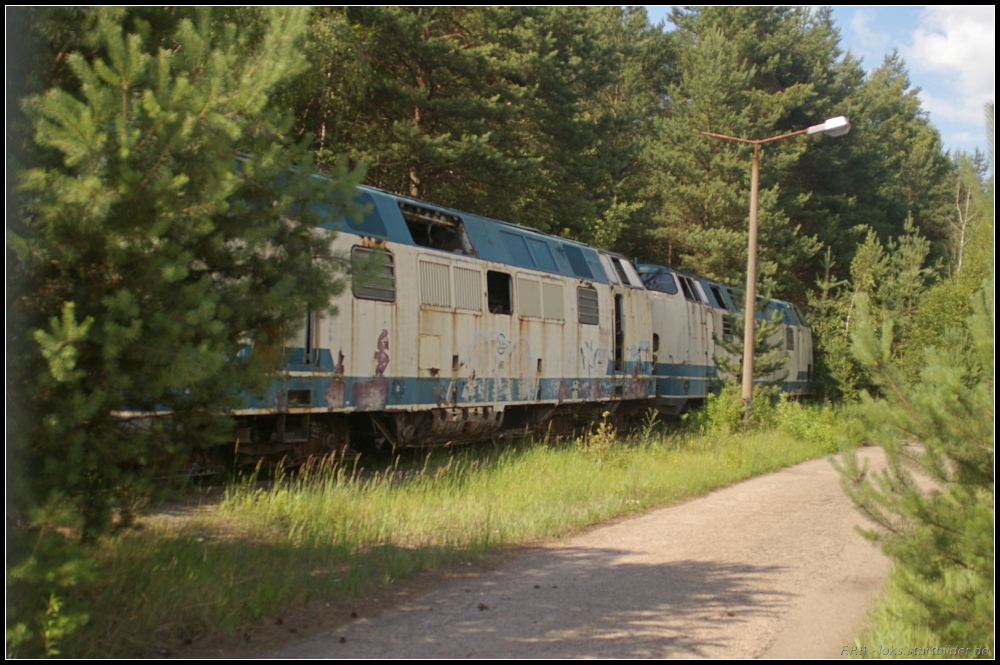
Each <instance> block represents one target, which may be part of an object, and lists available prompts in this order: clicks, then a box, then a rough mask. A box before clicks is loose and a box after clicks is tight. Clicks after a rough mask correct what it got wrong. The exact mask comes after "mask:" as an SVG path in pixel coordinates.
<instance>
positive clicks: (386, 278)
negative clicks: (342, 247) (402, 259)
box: [351, 246, 396, 302]
mask: <svg viewBox="0 0 1000 665" xmlns="http://www.w3.org/2000/svg"><path fill="white" fill-rule="evenodd" d="M351 290H352V291H353V292H354V297H355V298H362V299H364V300H382V301H384V302H393V301H394V300H395V299H396V268H395V265H394V263H393V258H392V254H390V253H389V252H386V251H380V250H372V249H369V248H367V247H357V246H356V247H352V248H351Z"/></svg>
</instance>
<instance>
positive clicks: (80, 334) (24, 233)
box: [7, 7, 994, 653]
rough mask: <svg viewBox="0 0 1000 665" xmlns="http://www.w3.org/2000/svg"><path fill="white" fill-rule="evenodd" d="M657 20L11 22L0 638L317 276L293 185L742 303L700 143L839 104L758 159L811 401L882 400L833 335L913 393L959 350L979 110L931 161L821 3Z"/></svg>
mask: <svg viewBox="0 0 1000 665" xmlns="http://www.w3.org/2000/svg"><path fill="white" fill-rule="evenodd" d="M670 20H671V22H672V23H673V24H674V26H676V27H675V29H673V30H670V31H667V30H666V29H665V28H664V26H658V25H653V24H651V23H650V22H649V19H648V17H647V15H646V13H645V11H644V10H643V9H641V8H634V7H627V8H623V7H601V8H592V7H478V8H475V7H409V8H397V7H346V8H345V7H322V8H312V9H303V8H297V9H274V8H263V7H241V8H212V9H208V8H182V7H174V8H158V7H151V8H146V7H137V8H88V7H55V8H50V7H45V8H41V7H38V8H15V9H10V10H8V13H7V43H8V56H9V57H8V71H7V74H8V76H7V80H8V100H9V101H8V128H7V132H8V133H7V137H8V141H7V145H8V152H7V191H8V197H7V247H8V262H7V266H8V267H7V278H8V281H7V284H8V288H7V307H8V309H7V312H8V317H7V322H8V323H7V351H8V355H7V358H8V364H7V370H8V371H7V395H8V411H7V413H8V422H7V427H8V437H7V454H8V478H7V480H8V482H7V487H8V501H7V508H8V529H9V533H10V534H12V536H11V540H10V543H11V546H10V547H9V549H8V570H9V571H10V579H12V580H15V581H14V582H10V583H9V589H15V591H16V590H17V589H22V590H26V591H25V594H26V595H25V596H24V597H25V598H27V600H25V601H24V603H22V604H19V602H20V601H18V600H17V598H16V596H17V594H16V593H15V594H14V595H13V596H11V595H10V594H9V596H8V610H9V612H8V631H10V630H15V631H17V630H20V631H22V632H20V633H17V632H15V633H13V634H12V633H11V632H8V646H9V645H10V644H12V643H21V644H25V645H27V644H31V645H33V646H32V647H31V649H28V648H27V647H25V648H26V649H28V650H29V651H31V650H32V649H33V651H31V652H32V653H46V652H48V653H51V651H50V646H51V645H54V644H56V643H58V638H59V635H60V634H62V633H65V632H70V631H72V630H73V629H74V628H75V626H77V625H78V624H79V621H77V622H76V623H74V621H75V620H74V619H73V618H72V615H69V614H67V613H66V612H65V611H61V610H60V605H59V601H58V599H59V597H60V594H61V593H62V592H61V591H60V589H63V588H65V587H66V586H69V585H72V584H73V583H74V580H77V579H81V578H82V576H84V575H85V568H86V566H85V561H86V557H85V556H83V555H80V556H78V555H77V554H76V552H78V551H79V550H78V549H76V548H80V547H82V548H86V547H87V546H88V545H87V543H88V542H92V541H93V539H94V538H97V537H98V536H100V535H101V534H105V533H107V532H108V531H109V530H113V529H116V528H124V527H127V526H129V524H130V520H131V517H132V516H133V515H134V513H135V510H136V508H137V507H139V506H141V505H142V502H143V501H145V500H147V499H148V497H149V496H150V493H151V492H152V490H153V489H154V487H153V486H154V485H155V484H156V483H155V481H152V480H151V475H150V473H148V471H149V470H155V469H158V468H163V467H162V466H161V465H164V464H166V463H167V461H168V460H170V459H172V458H173V457H176V451H178V450H187V449H190V448H191V447H193V446H198V445H210V444H212V443H214V442H218V441H224V440H225V439H226V433H227V432H228V431H229V430H230V429H231V427H232V423H231V422H230V421H229V419H227V418H225V417H224V416H223V411H224V409H225V407H226V406H227V405H229V404H230V403H231V401H232V400H233V398H234V396H235V395H237V394H238V392H239V391H240V390H251V389H254V388H255V387H256V386H259V385H260V383H261V381H262V380H263V377H264V376H265V375H266V371H267V359H266V358H261V357H259V356H255V355H253V354H251V355H250V356H246V355H245V354H242V355H241V353H240V350H241V349H244V348H245V347H246V346H247V342H248V341H259V342H262V343H264V346H266V345H267V344H268V343H271V342H274V341H275V339H276V335H280V334H282V333H285V332H288V331H289V330H291V329H292V328H294V327H295V326H297V325H299V324H300V323H301V321H302V318H303V316H304V313H305V311H306V310H307V309H311V310H313V311H321V310H324V309H325V308H327V307H328V306H329V303H330V302H331V298H332V296H333V295H334V294H336V293H338V292H339V289H342V288H343V279H342V276H343V275H342V272H340V270H341V268H342V267H343V264H342V261H341V260H340V259H339V258H338V257H337V256H334V255H332V254H331V252H330V249H329V246H328V243H325V242H323V241H322V239H321V238H320V237H319V236H318V235H316V234H313V233H310V229H309V225H308V223H309V221H310V220H309V213H308V206H305V205H304V203H305V202H307V201H309V200H310V199H313V198H315V197H316V196H320V195H322V196H324V197H325V198H327V199H328V200H330V201H332V202H337V205H339V207H340V208H341V209H342V210H343V211H345V212H347V213H351V212H352V211H354V212H357V211H355V210H353V208H352V205H353V204H352V203H351V200H352V196H353V194H352V192H353V188H354V187H355V186H356V185H357V184H358V183H360V182H365V183H367V184H369V185H373V186H376V187H381V188H384V189H387V190H390V191H393V192H397V193H402V194H406V195H410V196H414V197H418V198H421V199H425V200H427V201H431V202H434V203H437V204H442V205H447V206H452V207H454V208H457V209H460V210H464V211H469V212H473V213H476V214H479V215H484V216H488V217H493V218H497V219H502V220H505V221H509V222H514V223H517V224H522V225H526V226H530V227H534V228H537V229H540V230H542V231H545V232H548V233H552V234H556V235H560V236H565V237H569V238H574V239H577V240H580V241H583V242H586V243H589V244H592V245H595V246H599V247H602V248H607V249H610V250H615V251H619V252H622V253H624V254H625V255H627V256H628V257H630V258H637V259H639V260H642V261H646V262H656V263H665V264H668V265H671V266H673V267H675V268H678V269H682V270H691V271H694V272H698V273H700V274H703V275H706V276H708V277H711V278H714V279H718V280H721V281H724V282H727V283H730V284H733V285H734V286H737V287H738V286H739V285H741V283H742V281H743V279H744V278H743V275H744V271H745V267H746V249H745V248H746V230H747V223H748V220H747V217H748V207H749V190H750V161H751V152H750V151H751V149H750V148H749V147H748V146H742V145H739V144H736V143H732V142H728V141H719V140H715V139H710V138H707V137H705V136H703V135H702V134H700V132H703V131H710V132H716V133H722V134H727V135H733V136H740V137H744V138H750V139H761V138H766V137H769V136H774V135H777V134H782V133H785V132H789V131H794V130H797V129H801V128H804V127H806V126H809V125H813V124H816V123H820V122H822V121H823V120H825V119H826V118H829V117H833V116H838V115H844V116H847V117H848V118H849V120H850V122H851V124H852V126H853V128H852V130H851V132H850V133H849V134H848V135H847V136H844V137H841V138H837V139H830V138H824V137H815V138H805V137H801V138H794V139H787V140H784V141H780V142H777V143H774V144H771V145H767V146H765V147H764V148H763V150H762V163H761V185H760V250H759V267H758V271H759V275H760V277H759V279H760V282H761V288H762V290H763V291H764V292H767V293H769V294H770V295H772V296H774V297H781V298H784V299H788V300H792V301H795V302H797V303H799V304H801V305H803V306H805V307H807V308H808V310H809V312H810V315H811V326H812V332H813V337H814V347H815V354H816V355H815V363H816V366H815V378H816V385H817V391H818V393H819V396H820V397H823V398H827V397H828V398H832V399H838V398H846V399H848V400H855V399H858V396H859V395H860V394H861V392H862V391H865V390H867V391H869V392H870V393H871V394H873V395H878V394H879V393H880V391H883V390H884V385H885V384H884V382H881V383H880V380H879V378H878V372H877V371H876V369H877V367H876V368H875V369H873V367H875V366H877V365H878V362H875V363H874V365H873V364H872V362H868V361H864V362H863V361H861V360H859V359H858V355H857V354H856V353H852V352H851V348H850V347H851V344H852V335H854V334H855V333H856V332H857V331H858V328H857V326H858V322H859V321H861V322H862V323H863V325H864V326H876V327H878V326H882V325H883V324H891V325H893V326H895V328H894V330H895V335H894V336H893V335H891V334H890V335H889V336H888V337H884V338H885V339H888V340H889V341H888V342H886V344H887V346H886V347H885V352H886V354H888V356H887V357H889V356H891V358H892V361H893V363H894V366H898V367H899V370H900V372H901V375H900V376H903V377H904V378H905V379H907V380H913V379H915V378H916V377H917V375H918V374H919V372H920V370H921V368H922V367H923V360H924V355H923V352H924V349H925V348H926V347H934V346H938V347H943V346H949V347H950V348H951V350H952V351H953V352H955V353H958V354H959V356H961V354H962V353H963V352H967V353H965V356H962V357H966V358H967V359H968V358H971V357H972V356H973V355H974V354H973V353H972V351H973V350H974V348H978V347H976V344H979V343H980V342H981V341H982V340H979V341H976V340H972V339H971V338H968V337H963V338H961V339H962V340H964V341H961V343H956V342H955V340H956V339H958V338H956V337H954V336H949V335H950V333H949V332H948V331H949V330H953V329H954V328H955V326H958V325H960V324H961V323H962V322H964V321H965V320H966V318H968V317H969V315H970V314H971V313H972V305H971V302H972V298H971V297H972V295H973V293H974V292H976V291H977V290H979V289H981V288H982V287H983V283H984V280H985V279H987V278H991V277H992V275H993V270H994V259H993V247H992V238H993V203H992V202H993V154H992V126H993V125H992V117H993V110H992V105H991V106H990V108H989V109H988V121H987V123H988V129H989V132H990V145H991V153H990V154H989V155H988V156H987V155H982V154H978V153H977V154H975V155H956V154H948V153H947V152H945V151H944V150H943V147H942V144H941V139H940V137H939V135H938V133H937V131H936V130H935V129H934V127H933V126H932V125H931V124H930V123H929V120H928V117H927V114H926V112H924V111H923V110H922V109H921V106H920V100H919V98H918V96H917V92H918V91H917V90H916V89H914V88H912V87H911V85H910V81H909V78H908V75H907V70H906V65H905V63H904V62H903V60H902V59H901V58H900V57H899V56H898V55H897V54H895V53H892V54H889V55H887V56H886V57H885V60H884V61H883V62H881V63H862V62H860V61H859V60H858V59H857V58H856V57H854V56H852V55H851V54H849V53H844V52H843V51H842V49H841V47H840V43H839V41H840V40H839V33H838V30H837V27H836V25H835V24H834V22H833V20H832V17H831V13H830V11H829V10H827V9H822V8H807V7H704V8H675V9H674V10H673V11H672V14H671V19H670ZM246 155H249V156H251V158H249V159H241V158H240V156H246ZM237 164H238V165H237ZM293 167H294V169H296V170H297V171H298V172H299V173H300V174H309V173H312V172H314V171H316V172H321V173H325V174H327V175H329V176H330V179H329V180H321V179H315V178H288V177H287V174H288V173H289V171H290V169H291V168H293ZM261 202H267V203H269V204H270V205H259V204H260V203H261ZM291 210H295V211H303V210H304V211H306V212H305V213H302V214H301V215H300V217H301V219H302V221H303V222H304V223H303V224H301V225H299V226H295V225H289V224H287V223H285V222H284V221H283V219H285V218H286V217H287V216H286V213H287V212H289V211H291ZM990 284H992V283H990ZM988 293H989V294H990V296H992V286H990V290H989V291H988ZM989 310H990V312H992V299H990V305H989ZM990 316H992V314H990ZM865 329H867V328H865ZM977 330H978V329H977ZM990 334H992V333H990ZM976 357H978V356H976ZM236 359H238V360H239V361H238V362H235V360H236ZM869 360H870V358H869ZM970 362H971V361H970ZM977 371H978V370H977ZM980 374H982V376H986V374H988V372H987V373H986V374H983V373H982V372H980ZM980 374H975V376H980ZM970 381H971V380H970ZM967 383H968V381H967ZM990 386H992V383H990ZM990 390H992V388H990ZM163 407H166V408H168V409H170V410H171V413H172V417H171V418H169V419H167V418H163V419H154V422H153V423H151V424H150V423H137V424H136V425H135V426H134V427H132V426H126V427H123V426H122V422H123V421H122V419H121V414H122V413H123V412H126V411H129V412H142V411H143V410H144V409H145V410H151V409H162V408H163ZM116 414H117V415H116ZM990 418H991V419H992V414H991V413H990ZM125 422H126V423H127V422H129V421H125ZM990 422H992V420H991V421H990ZM989 450H990V453H989V454H990V455H992V439H990V442H989ZM990 460H992V457H990ZM12 469H14V470H15V471H11V470H12ZM990 497H992V481H990ZM991 524H992V523H991ZM67 534H69V535H67ZM989 542H990V544H992V540H990V541H989ZM11 585H12V586H11ZM11 598H14V600H11ZM80 621H82V619H81V620H80ZM12 627H13V628H12ZM46 631H48V632H46ZM60 631H62V633H61V632H60ZM52 648H54V647H52ZM26 652H27V651H26Z"/></svg>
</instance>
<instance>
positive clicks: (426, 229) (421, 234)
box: [399, 202, 476, 256]
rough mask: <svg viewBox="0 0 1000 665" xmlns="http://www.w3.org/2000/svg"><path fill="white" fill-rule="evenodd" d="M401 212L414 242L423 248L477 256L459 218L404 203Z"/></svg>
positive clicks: (400, 205) (400, 208)
mask: <svg viewBox="0 0 1000 665" xmlns="http://www.w3.org/2000/svg"><path fill="white" fill-rule="evenodd" d="M399 210H400V211H401V212H402V213H403V220H404V221H406V227H407V228H408V229H409V230H410V235H411V236H412V237H413V242H415V243H417V244H418V245H420V246H421V247H429V248H431V249H440V250H442V251H445V252H453V253H455V254H464V255H466V256H475V255H476V250H475V249H474V248H473V247H472V241H471V240H469V236H468V234H466V232H465V226H464V225H463V224H462V220H461V219H460V218H459V217H458V216H456V215H449V214H448V213H445V212H441V211H439V210H432V209H431V208H424V207H422V206H418V205H414V204H412V203H403V202H400V204H399Z"/></svg>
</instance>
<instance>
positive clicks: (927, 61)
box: [904, 6, 996, 114]
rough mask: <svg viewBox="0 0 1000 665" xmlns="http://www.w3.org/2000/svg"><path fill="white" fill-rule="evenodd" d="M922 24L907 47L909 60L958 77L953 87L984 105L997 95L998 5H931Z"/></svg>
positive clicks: (937, 71)
mask: <svg viewBox="0 0 1000 665" xmlns="http://www.w3.org/2000/svg"><path fill="white" fill-rule="evenodd" d="M920 23H921V25H920V26H919V27H918V28H917V29H916V30H915V31H914V32H913V35H912V45H910V46H908V47H906V48H905V49H904V55H905V57H906V60H907V61H908V62H909V63H910V64H911V65H912V66H913V67H914V68H915V69H922V70H924V71H930V72H936V73H939V74H942V75H944V76H953V77H955V78H953V79H951V80H950V81H949V83H950V87H952V89H954V90H955V92H956V93H958V94H960V95H962V96H963V97H968V98H971V99H970V102H972V101H973V100H975V101H974V103H975V104H976V105H978V106H979V107H980V108H981V107H982V104H983V103H984V102H986V100H988V99H991V98H993V97H994V96H995V94H996V83H995V81H996V65H995V60H996V7H995V6H977V7H928V8H926V9H924V10H923V12H922V14H921V21H920ZM963 106H964V104H963ZM980 114H981V111H980Z"/></svg>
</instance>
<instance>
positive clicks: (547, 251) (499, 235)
mask: <svg viewBox="0 0 1000 665" xmlns="http://www.w3.org/2000/svg"><path fill="white" fill-rule="evenodd" d="M355 202H357V203H358V204H360V205H362V206H365V208H366V212H365V213H364V214H363V215H362V218H361V219H360V220H359V221H354V220H352V219H350V218H345V217H344V216H343V215H337V214H335V213H334V211H335V210H337V207H336V206H335V205H334V204H332V203H330V202H326V201H318V202H314V203H313V204H311V205H310V208H311V210H312V211H313V212H314V213H317V214H319V215H320V216H325V217H326V221H325V223H324V224H323V226H324V227H325V228H328V229H333V230H338V231H343V232H345V233H356V234H358V235H363V236H368V237H373V238H378V239H381V240H386V241H389V242H394V243H399V244H401V245H412V246H421V247H424V248H425V249H430V251H444V252H448V250H441V249H434V248H433V247H427V246H426V245H422V244H421V243H418V242H416V241H415V240H414V238H413V234H412V233H411V232H410V229H409V228H408V227H407V223H406V220H405V219H404V217H403V211H402V208H401V206H403V205H406V206H408V208H409V209H411V210H412V209H419V210H421V211H427V212H429V213H431V214H439V215H442V216H443V217H444V218H447V219H455V218H457V219H458V220H460V221H461V225H462V227H463V228H464V230H465V233H466V234H467V236H468V239H469V241H470V242H471V244H472V248H473V249H472V251H471V252H470V255H471V256H475V257H476V258H479V259H483V260H485V261H491V262H494V263H502V264H506V265H509V266H512V267H517V268H528V269H531V270H539V271H542V272H548V273H551V274H554V275H562V276H564V277H571V278H577V279H583V280H588V281H591V282H597V283H601V284H608V283H609V281H608V277H607V275H606V274H605V272H604V268H603V267H602V265H601V261H600V258H599V255H598V250H596V249H595V248H593V247H590V246H589V245H585V244H583V243H580V242H577V241H575V240H569V239H566V238H559V237H556V236H552V235H549V234H547V233H542V232H541V231H537V230H535V229H530V228H528V227H524V226H520V225H518V224H512V223H510V222H504V221H501V220H497V219H490V218H489V217H483V216H480V215H475V214H472V213H468V212H462V211H460V210H455V209H453V208H448V207H445V206H439V205H435V204H433V203H427V202H426V201H421V200H418V199H414V198H410V197H408V196H401V195H399V194H392V193H390V192H386V191H384V190H381V189H378V188H375V187H368V186H365V185H362V186H359V187H358V193H357V195H356V196H355ZM442 223H444V224H447V223H449V222H447V221H445V222H442ZM601 251H602V252H603V251H604V250H601ZM448 253H451V252H448ZM605 253H607V254H611V255H614V256H620V255H615V254H613V253H611V252H605ZM622 258H624V257H622Z"/></svg>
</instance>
